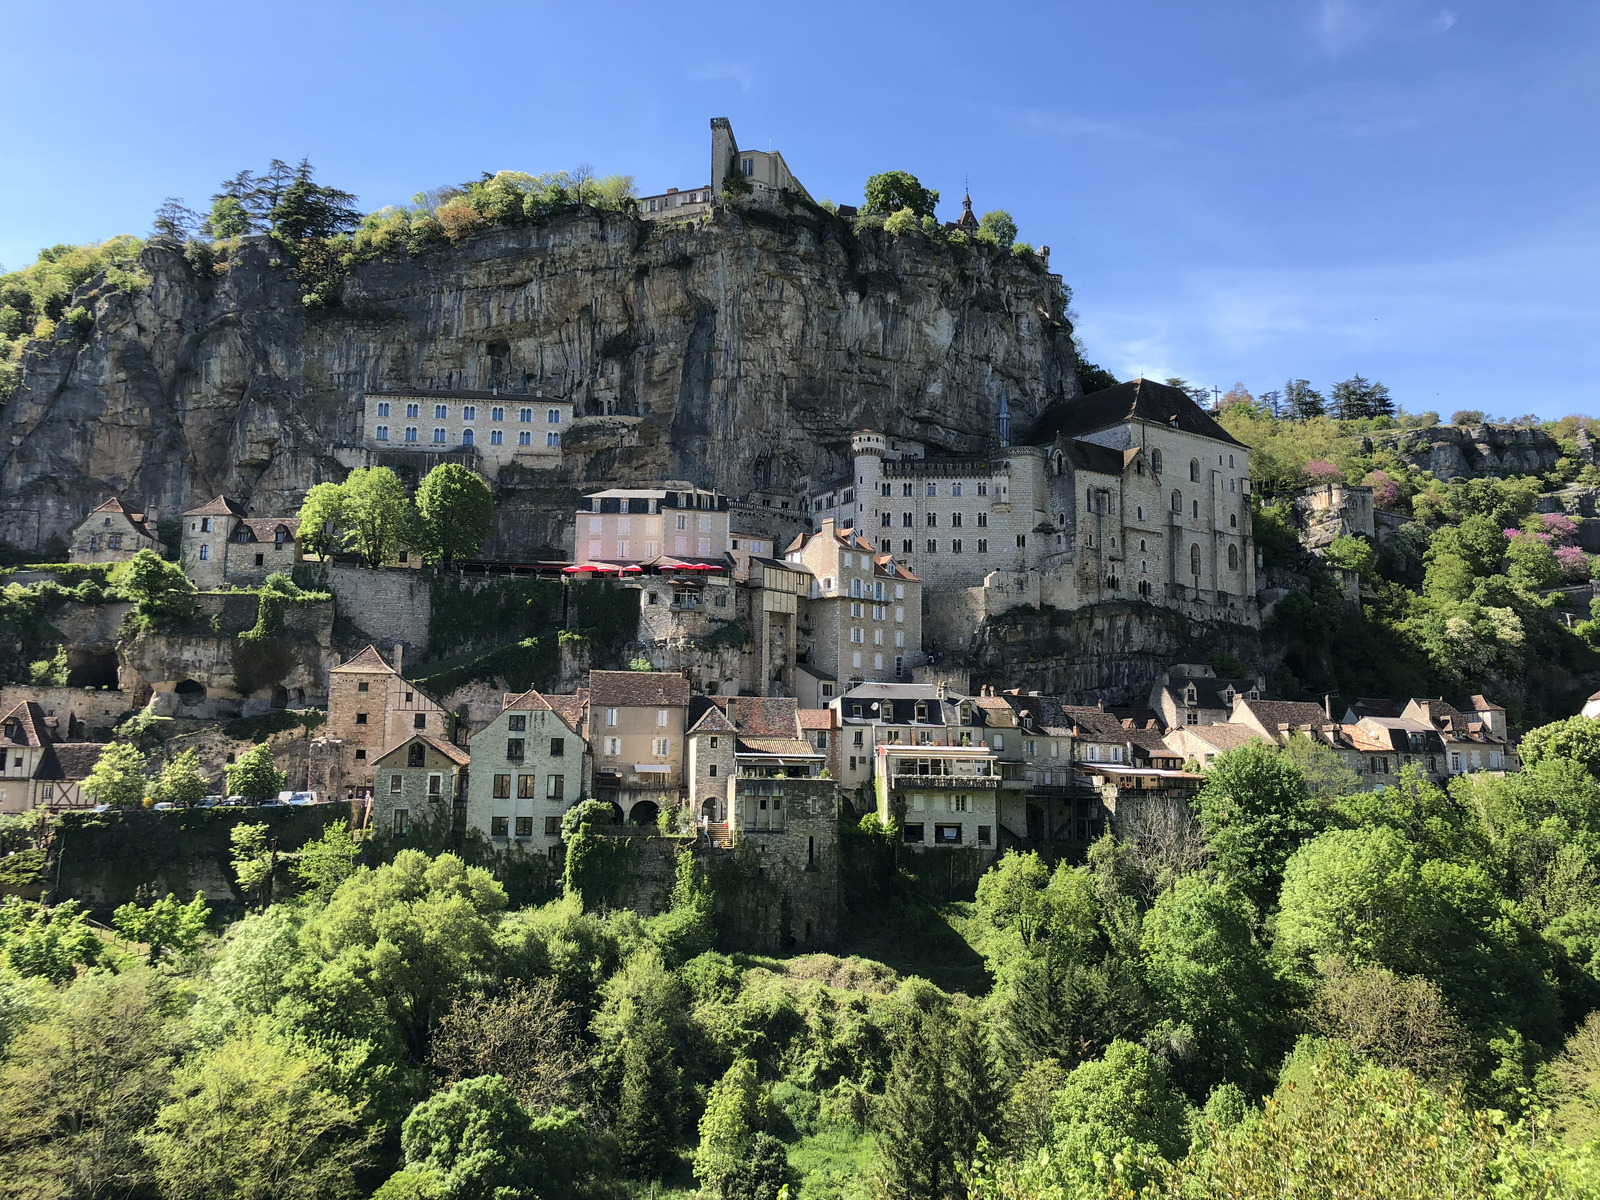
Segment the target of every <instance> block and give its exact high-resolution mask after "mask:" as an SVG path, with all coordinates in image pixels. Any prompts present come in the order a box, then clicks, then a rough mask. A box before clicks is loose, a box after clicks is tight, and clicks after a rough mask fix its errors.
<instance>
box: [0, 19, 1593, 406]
mask: <svg viewBox="0 0 1600 1200" xmlns="http://www.w3.org/2000/svg"><path fill="white" fill-rule="evenodd" d="M0 62H3V63H4V75H5V78H6V81H7V82H6V92H7V95H8V97H9V98H10V99H9V105H8V107H9V111H10V113H11V119H10V120H9V121H8V123H7V124H8V128H7V132H6V135H5V137H4V138H0V263H4V264H5V265H6V266H7V267H11V268H15V267H19V266H23V265H25V264H26V263H28V262H30V261H32V259H33V258H34V256H35V254H36V253H37V251H38V249H39V247H40V246H43V245H49V244H52V243H55V242H61V241H87V240H91V239H100V238H103V237H106V236H109V235H111V234H113V233H119V232H143V231H145V230H147V229H148V227H149V219H150V214H151V212H152V211H153V210H154V208H155V207H156V205H157V204H159V203H160V202H161V200H162V198H163V197H164V196H168V195H176V196H181V197H184V198H186V199H187V200H188V201H189V202H190V203H191V204H192V205H194V206H195V207H203V206H204V204H205V203H206V202H207V200H208V197H209V196H210V194H211V192H212V191H214V190H215V188H216V185H217V183H218V182H219V181H220V180H221V179H223V178H224V177H225V176H228V175H231V174H232V173H234V172H235V171H237V170H239V169H240V168H241V167H259V166H261V165H263V164H264V163H265V162H266V160H268V159H269V158H272V157H274V156H277V157H280V158H284V159H289V160H291V161H292V160H295V159H298V158H299V157H300V156H302V155H308V156H309V157H310V158H311V159H312V161H313V162H314V163H315V164H316V166H317V168H318V171H319V177H320V178H321V179H322V180H323V181H324V182H327V183H333V184H337V185H339V186H341V187H344V188H346V189H348V190H350V191H353V192H356V193H357V194H359V195H360V197H361V200H362V203H363V205H364V206H365V207H369V208H377V207H380V206H382V205H383V204H388V203H397V202H404V201H405V200H406V199H407V198H408V197H409V196H410V195H411V194H412V193H414V192H416V191H420V190H422V189H424V188H427V187H432V186H436V185H438V184H441V183H448V182H459V181H461V180H464V179H467V178H473V177H476V176H477V174H478V173H479V172H480V171H483V170H491V171H492V170H498V169H502V168H514V169H520V170H530V171H542V170H551V169H555V168H558V167H566V166H572V165H574V164H576V163H580V162H587V163H590V164H592V165H593V166H594V167H595V168H596V169H597V170H599V171H602V172H609V171H621V172H627V173H631V174H633V175H634V176H635V177H636V179H637V183H638V186H639V187H640V188H641V189H644V190H649V191H654V190H660V189H664V188H666V187H669V186H681V187H688V186H692V185H694V184H699V183H704V182H705V181H706V179H707V177H708V174H709V167H708V163H707V159H708V157H709V155H708V129H707V121H708V119H709V118H710V117H712V116H727V117H729V118H731V119H732V121H733V126H734V130H735V132H736V133H737V135H738V136H739V138H740V140H741V141H742V142H743V143H744V144H745V145H757V146H765V145H767V141H768V138H769V137H770V138H771V140H772V144H773V145H774V146H776V147H777V148H778V149H780V150H782V151H783V153H784V156H785V158H786V159H787V160H788V162H789V163H790V165H791V167H792V168H793V169H794V170H795V172H796V174H798V175H799V177H800V178H801V179H802V180H803V181H804V182H805V184H806V186H807V187H808V188H809V189H810V190H811V192H812V193H813V195H815V196H817V197H818V198H821V197H823V196H831V197H833V198H834V199H835V200H840V201H844V202H850V201H854V200H857V199H859V197H860V192H861V185H862V183H863V181H864V180H865V179H866V177H867V176H868V175H869V174H871V173H873V172H874V171H879V170H885V169H890V168H902V169H905V170H909V171H912V172H914V173H915V174H916V175H918V176H919V177H920V178H921V179H922V180H923V182H924V183H925V184H928V185H929V186H932V187H937V188H938V189H939V190H940V191H941V193H942V195H943V203H942V204H941V215H942V216H945V217H947V218H948V217H953V216H954V215H956V213H957V212H958V211H959V202H960V195H961V187H962V180H963V178H964V177H968V178H970V180H971V187H972V195H973V201H974V204H975V206H976V207H977V209H978V210H979V211H980V212H982V211H983V210H984V209H987V208H995V207H1004V208H1006V209H1008V210H1009V211H1010V212H1011V213H1012V214H1013V215H1014V216H1015V218H1016V220H1017V223H1018V225H1019V226H1020V227H1021V230H1022V236H1023V237H1024V238H1026V239H1028V240H1030V241H1032V242H1034V243H1035V244H1041V243H1043V244H1048V245H1049V246H1050V247H1051V248H1052V266H1053V269H1055V270H1058V271H1060V272H1062V273H1063V274H1064V275H1065V276H1066V279H1067V281H1068V282H1069V283H1070V284H1071V285H1072V287H1073V288H1074V290H1075V292H1076V295H1077V299H1076V308H1077V310H1078V312H1079V313H1080V314H1081V322H1080V325H1079V332H1080V334H1081V335H1082V337H1083V339H1084V341H1085V343H1086V344H1087V347H1088V350H1089V354H1090V357H1091V358H1093V359H1095V360H1097V361H1099V362H1101V363H1102V364H1103V365H1105V366H1106V367H1108V368H1110V369H1111V370H1112V371H1114V372H1115V373H1116V374H1117V375H1118V376H1119V377H1120V378H1128V377H1131V376H1132V375H1134V374H1139V373H1143V374H1146V375H1150V376H1152V377H1165V376H1167V375H1174V374H1175V375H1182V376H1184V377H1186V378H1189V379H1192V380H1195V381H1197V382H1201V383H1204V384H1206V385H1212V384H1215V385H1217V386H1219V387H1221V388H1223V389H1226V388H1228V387H1229V386H1230V385H1231V384H1232V383H1234V382H1235V381H1236V380H1238V381H1243V382H1244V383H1245V384H1246V385H1247V386H1249V387H1250V388H1251V389H1252V390H1257V391H1259V390H1261V389H1263V388H1266V387H1272V386H1275V385H1278V384H1280V383H1281V382H1282V381H1283V380H1284V379H1285V378H1286V377H1289V376H1290V375H1294V376H1298V377H1304V378H1309V379H1310V380H1311V381H1312V382H1313V383H1314V384H1316V385H1318V386H1320V387H1323V388H1326V387H1327V386H1329V385H1331V384H1332V383H1333V382H1334V381H1335V380H1337V379H1342V378H1345V377H1347V376H1349V375H1350V374H1352V373H1355V372H1361V373H1363V374H1365V375H1367V376H1368V377H1375V378H1378V379H1381V380H1382V381H1383V382H1385V383H1387V384H1388V385H1389V386H1390V388H1391V389H1392V391H1393V392H1394V394H1395V396H1396V398H1397V399H1398V400H1399V401H1400V402H1401V404H1402V405H1403V406H1405V407H1406V408H1408V409H1410V410H1412V411H1422V410H1425V409H1430V408H1433V409H1439V410H1440V411H1442V412H1444V413H1445V415H1446V416H1448V414H1449V413H1450V411H1452V410H1454V409H1458V408H1482V409H1486V410H1488V411H1490V412H1492V413H1500V414H1503V415H1508V416H1509V415H1516V414H1520V413H1525V412H1537V413H1541V414H1543V415H1546V416H1557V415H1561V414H1564V413H1567V412H1587V413H1594V414H1600V5H1596V4H1594V3H1591V2H1582V3H1579V2H1576V0H1573V2H1566V3H1560V2H1557V3H1542V2H1540V0H1519V2H1518V3H1515V4H1511V3H1505V2H1504V0H1501V2H1499V3H1489V2H1482V3H1463V2H1458V0H1447V2H1445V3H1439V2H1428V3H1422V2H1417V3H1413V2H1411V0H1392V2H1390V3H1367V2H1359V0H1277V2H1273V3H1228V2H1225V0H1214V2H1212V3H1208V4H1195V3H1192V2H1188V3H1177V2H1172V3H1152V2H1143V0H1115V2H1113V0H1104V2H1098V3H1058V4H1039V5H1028V4H994V3H991V4H970V3H969V4H962V5H945V4H922V5H877V6H866V5H834V4H825V3H816V4H810V5H801V6H793V5H775V4H761V5H750V6H746V7H744V8H743V9H742V10H741V9H740V7H739V6H736V5H720V6H710V7H707V6H703V5H686V4H679V3H656V4H651V5H625V4H605V3H590V4H563V5H547V4H533V3H522V4H501V3H495V2H493V0H484V2H480V3H478V4H474V5H471V6H459V7H456V6H446V5H439V4H432V5H420V4H412V3H406V2H403V0H391V2H388V3H384V4H350V3H338V2H337V0H325V2H323V3H317V4H312V3H305V2H303V0H283V2H279V3H275V4H273V5H270V6H267V5H250V6H224V5H217V4H204V5H201V4H170V3H168V4H161V3H143V4H137V5H130V4H126V3H120V4H102V3H95V2H91V3H79V4H74V5H65V4H60V3H50V4H45V3H38V2H33V0H28V2H19V0H5V2H4V3H3V4H0Z"/></svg>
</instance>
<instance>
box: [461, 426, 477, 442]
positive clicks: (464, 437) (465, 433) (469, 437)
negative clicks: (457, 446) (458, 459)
mask: <svg viewBox="0 0 1600 1200" xmlns="http://www.w3.org/2000/svg"><path fill="white" fill-rule="evenodd" d="M461 444H462V445H463V446H471V445H473V444H474V434H473V432H472V430H470V429H463V430H462V431H461Z"/></svg>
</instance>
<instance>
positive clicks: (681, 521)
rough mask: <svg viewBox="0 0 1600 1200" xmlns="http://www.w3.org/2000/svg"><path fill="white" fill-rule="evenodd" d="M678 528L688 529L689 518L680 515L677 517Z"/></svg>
mask: <svg viewBox="0 0 1600 1200" xmlns="http://www.w3.org/2000/svg"><path fill="white" fill-rule="evenodd" d="M678 528H679V529H688V528H689V518H688V517H685V516H681V515H680V516H679V517H678Z"/></svg>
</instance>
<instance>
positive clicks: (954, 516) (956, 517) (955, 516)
mask: <svg viewBox="0 0 1600 1200" xmlns="http://www.w3.org/2000/svg"><path fill="white" fill-rule="evenodd" d="M950 524H952V525H954V526H955V527H956V528H957V529H960V528H961V514H960V513H951V514H950Z"/></svg>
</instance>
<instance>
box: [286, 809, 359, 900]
mask: <svg viewBox="0 0 1600 1200" xmlns="http://www.w3.org/2000/svg"><path fill="white" fill-rule="evenodd" d="M360 853H361V845H360V843H359V842H357V841H356V839H355V835H354V834H353V833H352V832H351V830H350V823H349V822H348V821H332V822H330V823H329V824H328V825H326V826H324V827H323V830H322V836H321V837H320V838H317V839H316V840H315V841H312V842H307V843H306V844H305V845H304V846H301V847H300V852H299V854H297V855H296V856H295V859H294V862H293V863H292V864H291V865H290V867H289V870H290V871H292V872H293V873H294V877H295V878H296V879H298V880H299V881H300V882H301V884H302V885H303V886H304V887H305V889H306V890H307V891H308V892H310V893H311V895H313V896H315V897H316V898H317V899H318V900H323V901H327V900H330V899H332V897H333V894H334V892H336V891H338V890H339V885H340V884H342V883H343V882H344V881H345V880H346V879H349V878H350V876H352V875H354V874H355V871H356V857H357V856H358V855H359V854H360Z"/></svg>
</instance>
